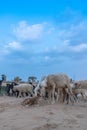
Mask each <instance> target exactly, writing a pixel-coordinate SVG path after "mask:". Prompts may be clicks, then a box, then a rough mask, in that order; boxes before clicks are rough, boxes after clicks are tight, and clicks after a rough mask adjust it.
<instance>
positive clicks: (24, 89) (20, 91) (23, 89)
mask: <svg viewBox="0 0 87 130" xmlns="http://www.w3.org/2000/svg"><path fill="white" fill-rule="evenodd" d="M12 91H13V93H17V95H16V96H17V97H18V96H20V97H21V96H24V94H31V96H33V86H32V85H31V84H27V83H21V84H19V85H15V86H14V87H13V89H12Z"/></svg>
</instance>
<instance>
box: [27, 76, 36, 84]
mask: <svg viewBox="0 0 87 130" xmlns="http://www.w3.org/2000/svg"><path fill="white" fill-rule="evenodd" d="M36 79H37V77H35V76H30V77H28V82H30V83H33V82H36Z"/></svg>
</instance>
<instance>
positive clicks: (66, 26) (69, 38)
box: [0, 0, 87, 80]
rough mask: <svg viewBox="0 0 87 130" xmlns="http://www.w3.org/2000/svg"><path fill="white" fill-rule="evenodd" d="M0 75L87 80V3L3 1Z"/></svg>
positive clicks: (0, 3)
mask: <svg viewBox="0 0 87 130" xmlns="http://www.w3.org/2000/svg"><path fill="white" fill-rule="evenodd" d="M0 48H1V51H0V74H5V75H6V76H7V79H8V80H13V79H14V77H16V76H19V77H21V78H22V79H23V80H27V78H28V77H29V76H36V77H37V78H38V79H40V78H41V77H42V76H44V75H48V74H52V73H61V72H62V73H66V74H67V75H69V77H71V78H73V79H75V80H80V79H87V67H86V64H87V1H86V0H83V1H82V0H44V1H41V0H32V1H31V0H13V1H12V0H8V1H6V0H3V1H0Z"/></svg>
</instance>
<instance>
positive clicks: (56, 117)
mask: <svg viewBox="0 0 87 130" xmlns="http://www.w3.org/2000/svg"><path fill="white" fill-rule="evenodd" d="M23 100H24V99H23V98H15V97H8V96H2V97H0V130H70V129H71V130H87V100H85V101H83V100H81V101H80V102H79V103H75V105H71V104H69V105H66V104H59V103H56V104H53V105H52V104H51V105H44V106H43V105H41V106H38V105H35V106H22V105H21V102H22V101H23Z"/></svg>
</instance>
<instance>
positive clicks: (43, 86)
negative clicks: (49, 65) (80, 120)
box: [7, 73, 86, 104]
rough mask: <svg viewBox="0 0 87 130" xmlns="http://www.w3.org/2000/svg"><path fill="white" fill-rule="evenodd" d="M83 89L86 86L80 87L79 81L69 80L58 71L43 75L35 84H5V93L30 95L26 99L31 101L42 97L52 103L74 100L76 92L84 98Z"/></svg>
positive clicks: (75, 99)
mask: <svg viewBox="0 0 87 130" xmlns="http://www.w3.org/2000/svg"><path fill="white" fill-rule="evenodd" d="M85 89H86V87H85V88H84V87H82V86H81V83H80V82H71V81H70V78H69V77H68V76H67V75H66V74H61V73H59V74H50V75H48V76H46V77H44V78H43V79H41V81H39V83H38V84H37V85H36V86H33V84H29V83H20V84H15V83H12V84H11V85H8V86H7V93H8V95H14V96H17V97H22V96H23V97H25V96H28V97H31V98H28V101H30V100H32V101H33V102H34V101H35V100H37V99H38V98H43V99H44V100H48V101H49V102H50V103H52V104H53V103H55V102H66V103H67V104H68V103H69V102H71V103H74V102H76V101H77V100H78V94H81V96H82V97H83V98H86V94H85Z"/></svg>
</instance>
